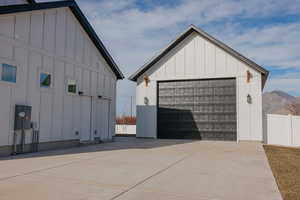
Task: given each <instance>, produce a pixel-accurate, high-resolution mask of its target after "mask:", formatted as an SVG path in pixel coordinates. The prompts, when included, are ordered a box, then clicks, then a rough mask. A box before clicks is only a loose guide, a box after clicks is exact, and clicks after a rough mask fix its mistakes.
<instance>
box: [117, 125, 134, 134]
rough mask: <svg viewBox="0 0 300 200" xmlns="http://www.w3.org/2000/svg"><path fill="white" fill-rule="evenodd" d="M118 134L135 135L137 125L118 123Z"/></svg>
mask: <svg viewBox="0 0 300 200" xmlns="http://www.w3.org/2000/svg"><path fill="white" fill-rule="evenodd" d="M116 134H117V135H135V134H136V125H116Z"/></svg>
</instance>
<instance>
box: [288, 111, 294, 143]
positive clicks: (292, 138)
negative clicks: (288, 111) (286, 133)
mask: <svg viewBox="0 0 300 200" xmlns="http://www.w3.org/2000/svg"><path fill="white" fill-rule="evenodd" d="M289 120H290V127H291V146H294V131H293V116H292V115H289Z"/></svg>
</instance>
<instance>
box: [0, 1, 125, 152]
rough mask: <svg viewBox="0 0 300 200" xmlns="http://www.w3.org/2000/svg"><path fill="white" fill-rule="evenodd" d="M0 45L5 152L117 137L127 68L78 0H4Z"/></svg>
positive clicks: (0, 132) (0, 133)
mask: <svg viewBox="0 0 300 200" xmlns="http://www.w3.org/2000/svg"><path fill="white" fill-rule="evenodd" d="M12 4H13V5H12ZM3 5H5V6H3ZM0 46H1V48H0V93H1V95H0V127H1V129H0V155H8V154H10V153H11V152H12V151H14V150H15V149H14V148H13V146H14V147H15V145H20V144H21V147H18V146H16V149H17V151H18V149H20V148H21V151H22V152H24V151H30V149H31V148H32V145H31V144H32V143H33V142H35V143H36V142H39V143H40V145H39V148H40V150H43V149H51V148H60V147H67V146H74V145H77V144H79V142H80V141H81V142H86V141H94V140H100V141H106V140H111V139H112V136H113V135H114V132H115V131H114V130H115V115H116V83H117V80H118V79H123V75H122V73H121V71H120V70H119V68H118V66H117V65H116V64H115V62H114V60H113V59H112V57H111V56H110V54H109V53H108V51H107V50H106V48H105V47H104V45H103V43H102V42H101V41H100V39H99V38H98V36H97V35H96V33H95V31H94V30H93V28H92V27H91V25H90V24H89V22H88V21H87V19H86V17H85V16H84V15H83V13H82V12H81V10H80V8H79V7H78V5H77V4H76V2H75V1H73V0H67V1H57V2H46V3H36V2H35V1H33V0H30V1H25V0H14V1H5V0H4V1H1V6H0ZM16 105H17V106H16ZM22 115H25V116H22ZM23 120H24V121H23ZM30 122H32V123H30ZM18 123H19V124H18ZM20 123H23V124H20ZM31 127H32V128H34V130H35V131H36V132H38V131H39V140H38V139H37V138H36V137H37V136H36V135H34V137H33V134H32V129H30V128H31ZM21 129H26V131H25V132H23V133H24V134H23V133H22V131H20V130H21ZM13 149H14V150H13Z"/></svg>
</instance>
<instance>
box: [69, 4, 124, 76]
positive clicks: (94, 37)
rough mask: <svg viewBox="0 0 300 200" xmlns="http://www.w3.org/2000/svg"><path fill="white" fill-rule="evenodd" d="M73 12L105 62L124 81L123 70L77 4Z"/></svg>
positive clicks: (72, 9) (72, 8)
mask: <svg viewBox="0 0 300 200" xmlns="http://www.w3.org/2000/svg"><path fill="white" fill-rule="evenodd" d="M70 9H71V11H72V12H73V14H74V15H75V17H76V18H77V20H78V21H79V23H80V24H81V26H82V27H83V28H84V30H85V31H86V33H87V34H88V36H89V37H90V39H91V40H92V41H93V43H94V44H95V46H96V48H97V49H98V50H99V51H100V53H101V54H102V56H103V57H104V59H105V61H106V62H107V63H108V64H109V65H110V66H113V67H111V69H112V70H113V72H114V73H115V74H116V76H117V78H118V79H123V78H124V75H123V74H122V72H121V70H120V69H119V68H118V66H117V64H116V63H115V62H114V59H113V58H112V57H111V55H110V53H109V52H108V50H107V49H106V47H105V46H104V44H103V43H102V41H101V40H100V38H99V37H98V35H97V34H96V32H95V31H94V29H93V27H92V26H91V24H90V23H89V21H88V20H87V18H86V17H85V16H84V14H83V13H82V11H81V10H80V8H79V6H78V5H77V4H76V3H75V4H74V5H72V6H70Z"/></svg>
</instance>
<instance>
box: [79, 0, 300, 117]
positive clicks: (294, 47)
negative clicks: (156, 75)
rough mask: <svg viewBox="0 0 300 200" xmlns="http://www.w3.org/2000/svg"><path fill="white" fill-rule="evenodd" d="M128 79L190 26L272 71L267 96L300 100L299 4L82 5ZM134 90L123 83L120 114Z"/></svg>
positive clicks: (202, 0)
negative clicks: (286, 95) (280, 92)
mask: <svg viewBox="0 0 300 200" xmlns="http://www.w3.org/2000/svg"><path fill="white" fill-rule="evenodd" d="M77 2H78V4H79V6H80V7H81V8H82V10H83V12H84V13H85V14H86V16H87V17H88V19H89V20H90V22H91V24H92V25H93V26H94V28H95V30H96V31H97V33H98V34H99V36H100V38H101V39H102V41H103V42H104V44H105V45H106V46H107V48H108V49H109V51H110V52H111V54H112V56H113V57H114V58H115V60H116V62H117V63H118V65H119V66H120V68H121V70H122V71H123V72H124V74H125V76H126V77H128V76H129V75H131V74H132V73H133V72H134V71H136V70H137V69H138V68H139V67H140V66H141V65H143V64H144V63H145V62H146V61H147V60H148V59H149V58H151V57H152V56H153V55H154V54H155V52H157V51H158V50H159V49H161V48H163V47H164V46H165V45H166V44H168V43H169V42H170V41H171V40H172V39H174V38H175V37H176V36H177V35H178V34H179V33H181V32H182V31H183V30H185V29H186V27H187V26H188V25H190V24H195V25H196V26H198V27H200V28H202V29H204V30H205V31H206V32H208V33H209V34H211V35H212V36H214V37H216V38H218V39H219V40H221V41H223V42H224V43H226V44H227V45H229V46H231V47H232V48H234V49H235V50H237V51H239V52H240V53H242V54H243V55H245V56H246V57H248V58H250V59H252V60H253V61H255V62H256V63H258V64H259V65H261V66H263V67H265V68H266V69H268V70H270V72H271V75H270V77H269V80H268V82H267V85H266V87H265V91H271V90H283V91H286V92H288V93H290V94H292V95H296V96H300V12H299V11H300V0H263V1H262V0H251V1H246V0H109V1H106V0H105V1H104V0H77ZM130 96H135V84H134V83H132V82H130V81H128V80H124V81H120V82H119V83H118V106H117V112H118V114H122V113H129V112H130Z"/></svg>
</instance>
